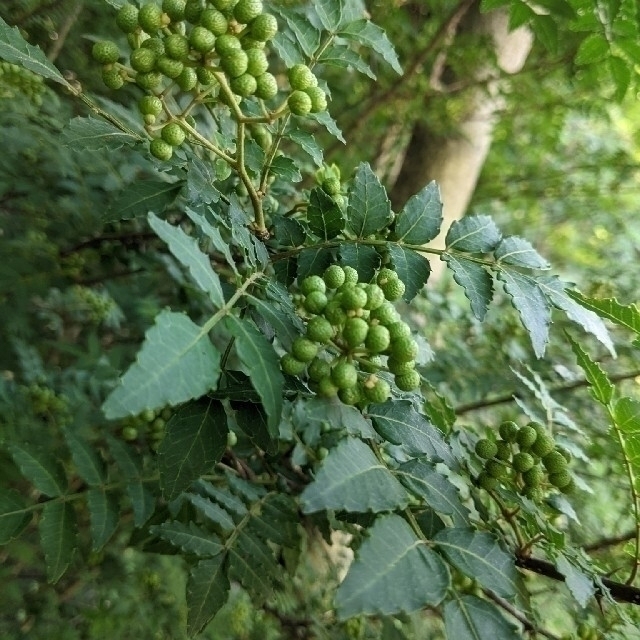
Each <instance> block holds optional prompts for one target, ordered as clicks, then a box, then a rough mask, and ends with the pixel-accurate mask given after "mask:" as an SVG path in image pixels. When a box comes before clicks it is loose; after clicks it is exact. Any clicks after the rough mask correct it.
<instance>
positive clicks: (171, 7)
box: [162, 0, 187, 22]
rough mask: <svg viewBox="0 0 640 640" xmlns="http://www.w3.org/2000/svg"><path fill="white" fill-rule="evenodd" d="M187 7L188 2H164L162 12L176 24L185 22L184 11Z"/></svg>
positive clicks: (177, 0) (179, 0) (164, 0)
mask: <svg viewBox="0 0 640 640" xmlns="http://www.w3.org/2000/svg"><path fill="white" fill-rule="evenodd" d="M186 6H187V0H162V10H163V11H164V12H165V13H166V14H167V15H168V16H169V17H170V18H171V20H173V21H174V22H180V20H184V10H185V7H186Z"/></svg>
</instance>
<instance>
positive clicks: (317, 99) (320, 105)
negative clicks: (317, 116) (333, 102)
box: [304, 87, 327, 113]
mask: <svg viewBox="0 0 640 640" xmlns="http://www.w3.org/2000/svg"><path fill="white" fill-rule="evenodd" d="M304 92H305V93H306V94H307V95H308V96H309V100H311V113H320V111H326V110H327V94H326V93H325V92H324V90H323V89H321V88H320V87H307V88H306V89H305V90H304Z"/></svg>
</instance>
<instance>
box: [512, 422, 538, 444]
mask: <svg viewBox="0 0 640 640" xmlns="http://www.w3.org/2000/svg"><path fill="white" fill-rule="evenodd" d="M537 437H538V434H537V433H536V430H535V429H534V428H533V427H528V426H527V427H521V428H520V429H518V435H517V436H516V442H517V443H518V446H519V447H520V449H530V448H531V445H533V443H534V442H535V441H536V438H537Z"/></svg>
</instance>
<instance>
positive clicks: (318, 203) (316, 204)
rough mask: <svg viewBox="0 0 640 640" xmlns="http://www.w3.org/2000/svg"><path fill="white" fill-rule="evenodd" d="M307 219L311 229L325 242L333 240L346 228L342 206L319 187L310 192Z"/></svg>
mask: <svg viewBox="0 0 640 640" xmlns="http://www.w3.org/2000/svg"><path fill="white" fill-rule="evenodd" d="M307 219H308V221H309V229H311V231H312V232H313V233H315V234H316V235H317V236H318V237H319V238H320V240H322V241H324V242H326V241H327V240H333V238H335V237H336V236H337V235H338V234H339V233H341V232H342V230H343V229H344V216H343V215H342V211H340V207H339V206H338V205H337V204H336V203H335V202H334V200H333V199H332V198H331V197H329V196H328V195H327V194H326V193H325V192H324V191H323V190H322V189H320V188H319V187H316V188H315V189H312V190H311V193H310V194H309V206H308V207H307Z"/></svg>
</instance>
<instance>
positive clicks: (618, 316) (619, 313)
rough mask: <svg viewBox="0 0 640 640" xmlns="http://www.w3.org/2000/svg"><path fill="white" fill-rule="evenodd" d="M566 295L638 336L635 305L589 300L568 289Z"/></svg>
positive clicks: (638, 318)
mask: <svg viewBox="0 0 640 640" xmlns="http://www.w3.org/2000/svg"><path fill="white" fill-rule="evenodd" d="M566 293H567V295H568V296H569V297H570V298H573V299H574V300H577V301H578V302H579V303H580V304H581V305H582V306H583V307H585V308H586V309H589V310H591V311H593V312H594V313H597V314H598V315H599V316H600V317H601V318H607V320H611V321H612V322H615V323H616V324H618V325H620V326H621V327H626V328H627V329H631V331H633V332H634V333H636V334H638V335H640V309H638V307H637V306H636V305H635V304H621V303H619V302H618V301H617V300H616V299H615V298H603V299H600V300H599V299H597V298H589V297H588V296H585V295H583V294H582V293H580V292H579V291H575V290H572V289H569V290H567V291H566Z"/></svg>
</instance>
